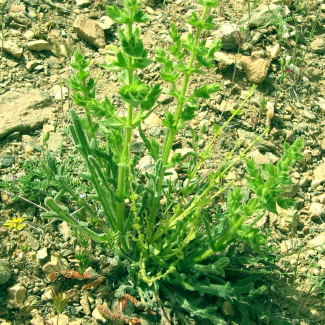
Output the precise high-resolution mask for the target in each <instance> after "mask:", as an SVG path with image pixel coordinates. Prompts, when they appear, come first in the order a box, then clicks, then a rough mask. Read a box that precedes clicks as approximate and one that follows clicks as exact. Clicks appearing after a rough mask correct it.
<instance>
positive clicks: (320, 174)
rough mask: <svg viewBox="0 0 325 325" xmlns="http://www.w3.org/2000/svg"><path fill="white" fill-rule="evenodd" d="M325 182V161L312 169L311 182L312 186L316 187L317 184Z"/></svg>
mask: <svg viewBox="0 0 325 325" xmlns="http://www.w3.org/2000/svg"><path fill="white" fill-rule="evenodd" d="M324 182H325V162H323V163H321V164H320V165H319V166H318V167H316V169H315V170H314V179H313V181H312V182H311V186H312V187H317V186H318V185H320V184H322V183H324Z"/></svg>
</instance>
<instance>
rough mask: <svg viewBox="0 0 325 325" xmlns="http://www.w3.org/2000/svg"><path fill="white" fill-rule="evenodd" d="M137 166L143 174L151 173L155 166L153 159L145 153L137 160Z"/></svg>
mask: <svg viewBox="0 0 325 325" xmlns="http://www.w3.org/2000/svg"><path fill="white" fill-rule="evenodd" d="M138 168H139V170H141V172H142V173H143V174H145V173H149V174H152V173H153V172H154V168H155V161H154V159H153V158H152V157H151V156H149V155H146V156H144V157H142V158H141V159H140V160H139V162H138Z"/></svg>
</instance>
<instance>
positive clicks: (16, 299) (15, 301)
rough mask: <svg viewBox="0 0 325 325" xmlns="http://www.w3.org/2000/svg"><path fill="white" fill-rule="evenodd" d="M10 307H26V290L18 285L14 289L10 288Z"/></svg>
mask: <svg viewBox="0 0 325 325" xmlns="http://www.w3.org/2000/svg"><path fill="white" fill-rule="evenodd" d="M7 290H8V297H9V300H8V307H9V308H21V307H23V305H24V300H25V297H26V291H27V290H26V288H25V287H24V286H23V285H22V284H20V283H17V284H15V285H13V286H12V287H10V288H8V289H7Z"/></svg>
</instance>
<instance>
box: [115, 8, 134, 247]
mask: <svg viewBox="0 0 325 325" xmlns="http://www.w3.org/2000/svg"><path fill="white" fill-rule="evenodd" d="M131 15H132V12H131ZM131 21H132V20H131ZM126 32H127V36H128V37H129V38H131V36H132V23H129V24H127V25H126ZM132 61H133V60H132V58H131V57H128V67H129V68H128V85H131V84H132V83H133V73H134V69H133V68H131V67H132V63H133V62H132ZM127 107H128V114H127V127H126V132H125V138H124V144H123V151H122V156H121V162H120V164H119V174H118V187H117V195H118V197H119V198H120V199H121V202H118V203H117V228H118V230H119V231H120V232H121V233H122V232H123V231H124V226H125V217H124V212H125V203H124V196H125V184H126V173H127V170H128V168H129V165H128V164H129V154H130V152H129V151H130V142H131V137H132V119H133V106H132V105H128V106H127ZM121 244H122V246H123V248H124V249H127V241H126V238H125V237H122V243H121Z"/></svg>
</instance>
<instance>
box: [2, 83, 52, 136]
mask: <svg viewBox="0 0 325 325" xmlns="http://www.w3.org/2000/svg"><path fill="white" fill-rule="evenodd" d="M50 102H51V98H50V96H49V95H48V94H47V93H45V92H43V91H39V90H36V89H32V90H26V89H21V90H12V91H8V92H7V93H5V94H3V95H1V96H0V139H2V138H4V137H5V136H6V135H8V134H10V133H13V132H29V131H31V130H35V129H37V128H40V127H41V126H42V125H43V124H44V123H45V122H46V121H47V120H48V119H49V116H50V113H51V112H52V108H51V107H49V104H50Z"/></svg>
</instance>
